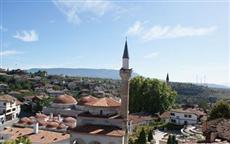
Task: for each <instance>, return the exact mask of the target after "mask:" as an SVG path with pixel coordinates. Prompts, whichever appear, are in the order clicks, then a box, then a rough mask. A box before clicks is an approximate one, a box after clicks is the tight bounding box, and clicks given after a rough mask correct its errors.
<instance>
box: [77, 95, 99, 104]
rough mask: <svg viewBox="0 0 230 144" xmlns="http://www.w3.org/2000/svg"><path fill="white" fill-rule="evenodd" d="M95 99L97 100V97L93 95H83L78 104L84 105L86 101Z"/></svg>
mask: <svg viewBox="0 0 230 144" xmlns="http://www.w3.org/2000/svg"><path fill="white" fill-rule="evenodd" d="M96 100H98V98H96V97H94V96H85V97H83V98H81V99H80V100H79V102H78V105H85V104H87V103H92V102H94V101H96Z"/></svg>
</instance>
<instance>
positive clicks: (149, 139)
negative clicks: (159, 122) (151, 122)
mask: <svg viewBox="0 0 230 144" xmlns="http://www.w3.org/2000/svg"><path fill="white" fill-rule="evenodd" d="M152 140H153V133H152V130H150V131H149V133H148V141H149V142H151V141H152Z"/></svg>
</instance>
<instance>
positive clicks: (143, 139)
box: [137, 128, 146, 144]
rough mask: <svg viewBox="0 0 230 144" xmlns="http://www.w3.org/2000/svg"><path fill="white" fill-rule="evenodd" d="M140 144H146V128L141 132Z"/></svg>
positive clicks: (138, 141) (138, 140)
mask: <svg viewBox="0 0 230 144" xmlns="http://www.w3.org/2000/svg"><path fill="white" fill-rule="evenodd" d="M137 143H138V144H146V134H145V130H144V128H143V129H142V130H141V132H140V135H139V137H138V139H137Z"/></svg>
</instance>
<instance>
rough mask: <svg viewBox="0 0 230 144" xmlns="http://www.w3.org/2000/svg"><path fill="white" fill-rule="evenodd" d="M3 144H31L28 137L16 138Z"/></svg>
mask: <svg viewBox="0 0 230 144" xmlns="http://www.w3.org/2000/svg"><path fill="white" fill-rule="evenodd" d="M3 144H32V142H31V140H30V139H29V138H28V137H18V138H16V139H15V140H9V141H5V142H3Z"/></svg>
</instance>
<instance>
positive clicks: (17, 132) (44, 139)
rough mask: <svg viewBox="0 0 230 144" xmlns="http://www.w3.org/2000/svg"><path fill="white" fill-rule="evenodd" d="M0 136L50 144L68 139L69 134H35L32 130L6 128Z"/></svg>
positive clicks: (47, 132) (48, 132)
mask: <svg viewBox="0 0 230 144" xmlns="http://www.w3.org/2000/svg"><path fill="white" fill-rule="evenodd" d="M1 133H2V134H10V135H11V137H10V139H16V138H17V137H20V136H27V137H29V139H30V140H31V141H32V143H39V144H50V143H54V142H58V141H63V140H65V139H69V138H70V135H69V134H64V133H58V132H51V131H44V130H39V132H38V133H37V134H34V133H33V129H31V128H16V127H8V128H5V129H4V130H3V131H2V132H1Z"/></svg>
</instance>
